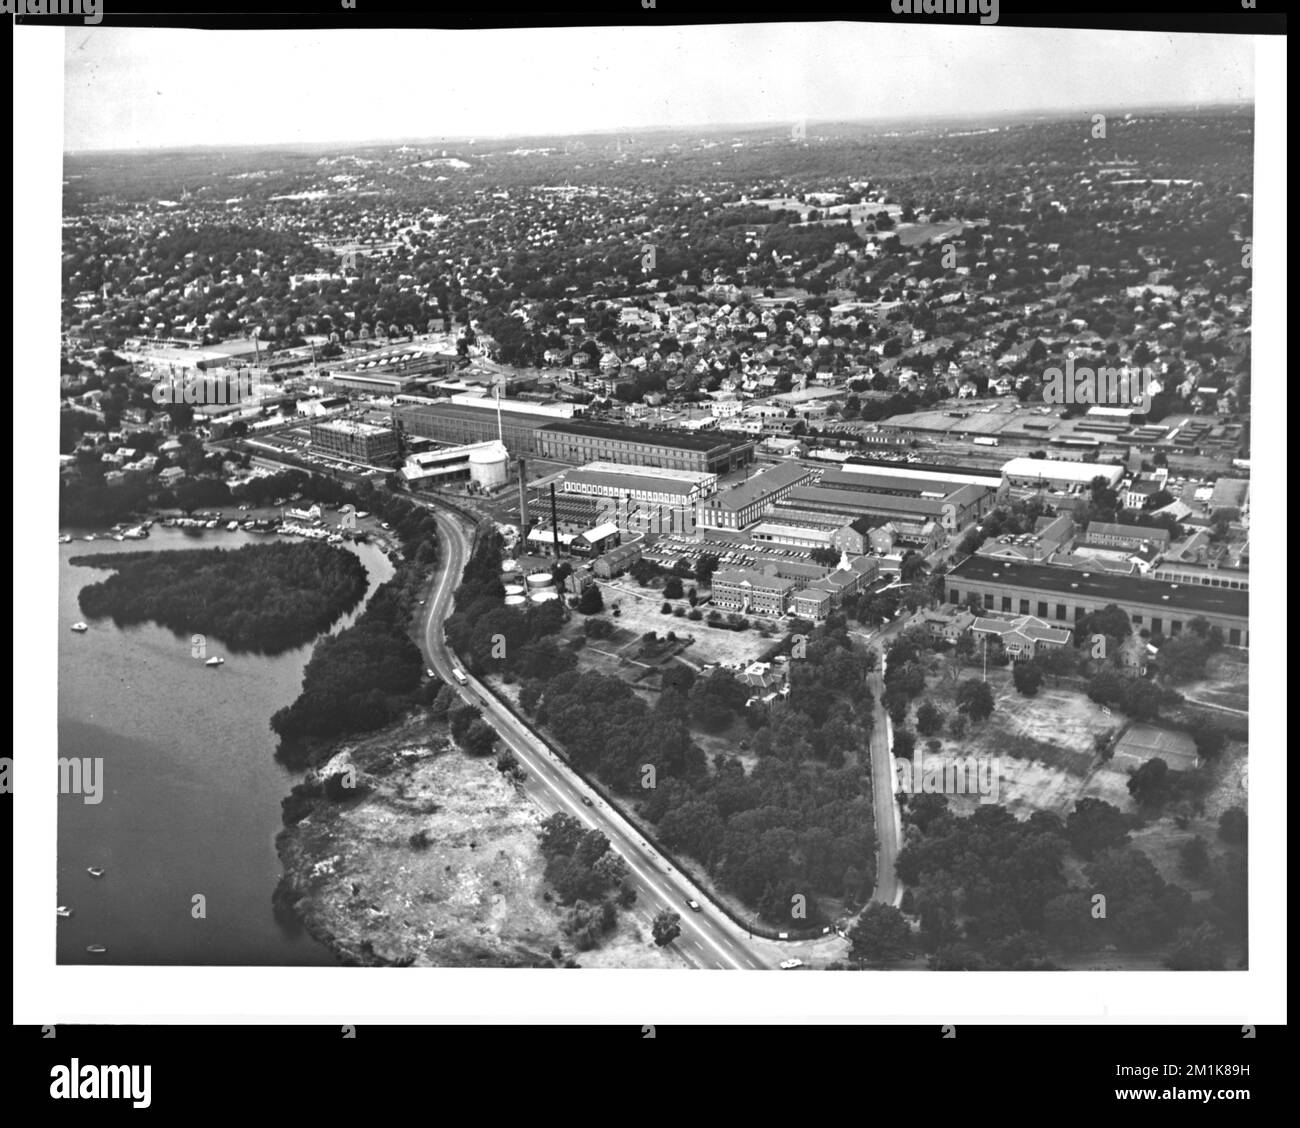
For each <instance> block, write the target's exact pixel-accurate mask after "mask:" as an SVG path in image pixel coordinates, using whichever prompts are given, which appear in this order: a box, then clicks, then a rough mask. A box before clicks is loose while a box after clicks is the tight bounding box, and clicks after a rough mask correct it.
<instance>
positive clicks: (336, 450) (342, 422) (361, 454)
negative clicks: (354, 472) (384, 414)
mask: <svg viewBox="0 0 1300 1128" xmlns="http://www.w3.org/2000/svg"><path fill="white" fill-rule="evenodd" d="M311 448H312V451H313V453H318V454H327V455H334V456H335V457H337V458H346V459H348V460H349V461H351V462H364V463H366V464H367V465H370V466H376V465H379V464H381V463H390V462H392V460H393V459H394V458H396V457H397V435H396V433H395V432H394V431H393V429H392V428H391V427H380V426H377V425H376V424H374V423H358V422H355V421H353V420H350V419H331V420H329V421H328V422H325V423H313V424H312V428H311Z"/></svg>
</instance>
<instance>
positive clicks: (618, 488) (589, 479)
mask: <svg viewBox="0 0 1300 1128" xmlns="http://www.w3.org/2000/svg"><path fill="white" fill-rule="evenodd" d="M564 489H565V492H566V493H572V494H591V495H594V496H596V497H613V498H618V499H619V500H620V501H623V500H626V499H627V498H628V497H631V498H632V500H633V501H641V502H645V503H647V504H649V505H690V504H693V503H694V502H697V501H699V500H701V499H702V498H706V497H710V496H712V495H713V494H714V493H716V492H717V489H718V476H717V474H711V473H708V472H706V471H702V470H669V469H667V468H665V467H662V466H637V467H629V466H624V465H621V464H619V463H617V462H589V463H587V465H586V466H579V467H578V468H577V469H576V470H567V471H565V474H564Z"/></svg>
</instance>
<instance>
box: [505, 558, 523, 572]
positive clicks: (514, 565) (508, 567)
mask: <svg viewBox="0 0 1300 1128" xmlns="http://www.w3.org/2000/svg"><path fill="white" fill-rule="evenodd" d="M518 569H519V563H518V561H515V560H503V561H501V571H503V572H506V573H509V572H515V571H518Z"/></svg>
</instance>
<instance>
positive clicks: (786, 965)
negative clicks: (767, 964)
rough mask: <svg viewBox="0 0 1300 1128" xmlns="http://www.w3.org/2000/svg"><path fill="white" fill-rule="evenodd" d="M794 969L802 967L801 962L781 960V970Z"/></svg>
mask: <svg viewBox="0 0 1300 1128" xmlns="http://www.w3.org/2000/svg"><path fill="white" fill-rule="evenodd" d="M796 967H803V960H782V961H781V970H782V971H792V970H793V969H794V968H796Z"/></svg>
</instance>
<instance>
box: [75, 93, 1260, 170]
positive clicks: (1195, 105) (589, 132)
mask: <svg viewBox="0 0 1300 1128" xmlns="http://www.w3.org/2000/svg"><path fill="white" fill-rule="evenodd" d="M1254 105H1255V101H1254V98H1253V97H1251V98H1249V99H1245V100H1242V101H1219V102H1155V103H1142V104H1140V105H1130V106H1123V107H1117V106H1098V105H1097V104H1096V103H1092V104H1089V105H1088V106H1087V107H1083V108H1072V109H1065V108H1059V107H1058V108H1043V109H1026V110H995V111H989V110H979V111H969V112H967V113H943V114H934V113H930V114H912V115H903V116H898V115H882V116H878V117H853V118H834V117H816V118H813V117H807V118H799V117H788V118H774V119H764V120H756V121H737V122H717V123H709V124H705V123H699V122H693V123H688V124H685V125H668V124H659V125H635V126H603V127H600V128H593V129H579V130H575V131H573V132H568V133H464V134H455V135H445V136H441V137H438V136H432V137H431V136H429V135H422V136H398V137H370V138H335V139H322V140H315V141H241V142H235V143H230V144H221V143H210V144H198V145H157V146H130V147H122V146H105V147H103V148H80V149H64V150H63V155H64V157H83V156H91V155H104V154H111V153H118V154H121V155H124V156H129V155H150V154H152V155H157V154H162V153H202V152H215V151H221V150H235V151H240V152H245V151H250V150H256V149H276V150H292V149H317V148H339V147H344V146H346V147H351V148H358V147H366V148H390V147H394V146H399V145H420V146H425V147H432V148H437V147H439V146H446V145H467V144H473V143H474V142H476V141H488V142H492V143H494V144H495V143H498V142H503V141H516V140H517V141H527V140H541V139H550V138H554V139H556V140H562V139H576V138H584V137H614V136H618V135H620V134H621V135H637V134H642V135H643V134H648V133H692V132H711V133H720V132H726V131H729V130H750V131H760V130H768V129H775V128H778V127H779V128H783V129H784V128H786V127H788V126H789V125H790V123H791V122H794V121H799V122H801V123H802V124H803V125H804V126H805V127H808V126H814V125H859V124H861V125H880V124H885V123H914V124H918V125H931V126H933V125H938V124H942V123H944V122H952V123H966V122H970V121H973V120H977V119H978V120H984V121H988V122H997V121H1006V120H1012V119H1016V120H1025V119H1033V118H1064V117H1070V116H1073V115H1075V114H1083V113H1087V114H1093V113H1101V114H1107V115H1108V116H1115V115H1117V114H1135V113H1169V112H1175V111H1186V110H1191V111H1196V112H1200V111H1214V110H1242V109H1246V108H1248V107H1249V108H1253V107H1254Z"/></svg>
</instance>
